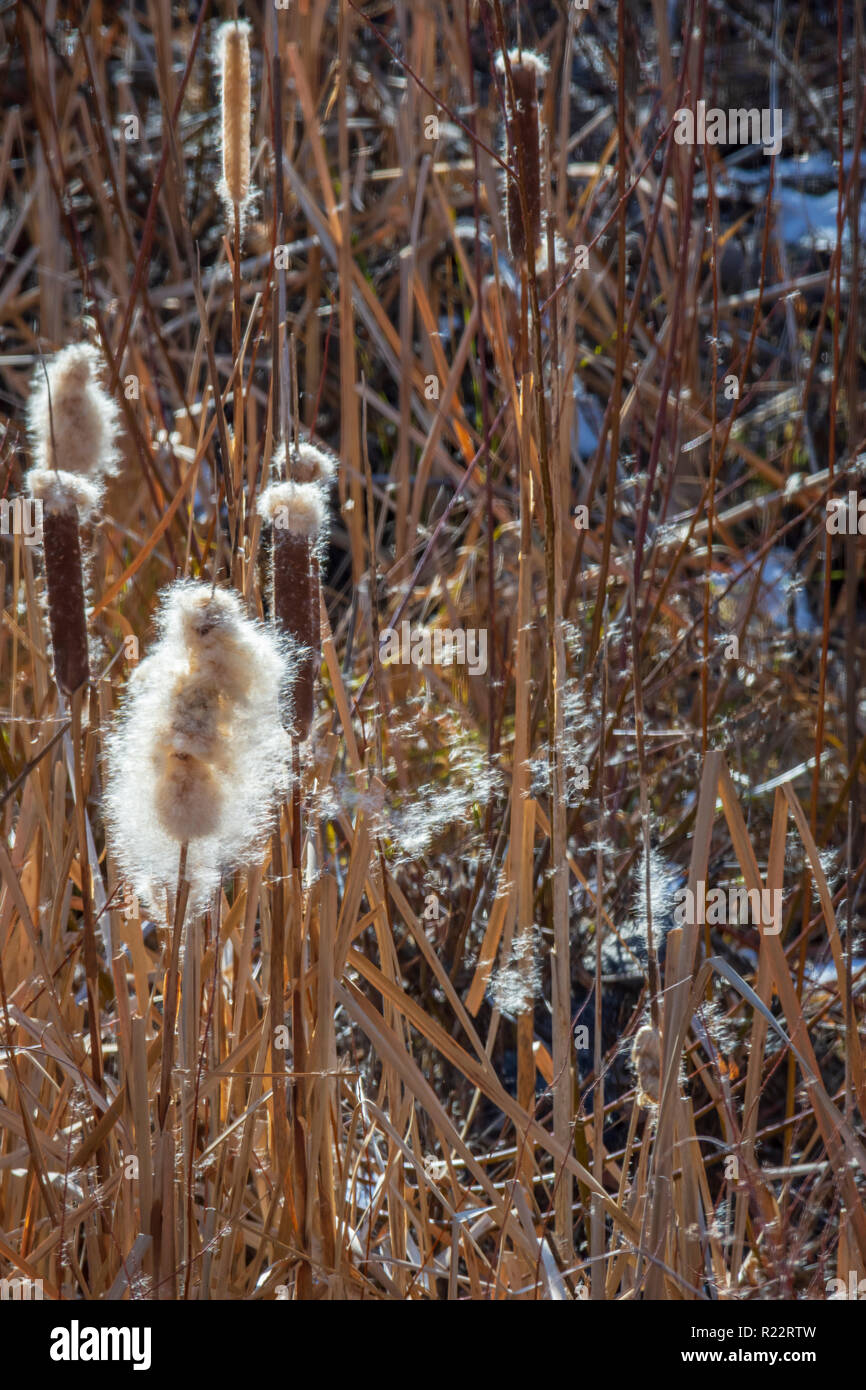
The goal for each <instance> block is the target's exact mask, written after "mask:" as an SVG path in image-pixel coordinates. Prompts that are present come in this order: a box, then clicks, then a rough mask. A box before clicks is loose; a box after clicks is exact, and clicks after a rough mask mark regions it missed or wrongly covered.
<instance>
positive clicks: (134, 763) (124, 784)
mask: <svg viewBox="0 0 866 1390" xmlns="http://www.w3.org/2000/svg"><path fill="white" fill-rule="evenodd" d="M159 628H160V636H159V640H158V642H157V644H156V646H155V647H154V649H153V651H152V652H151V653H150V655H149V656H147V657H146V658H145V660H144V661H143V662H142V663H141V665H140V666H139V667H138V669H137V670H136V671H135V672H134V674H133V676H132V677H131V680H130V689H129V693H128V695H127V699H126V703H125V705H124V707H123V709H122V711H121V714H120V716H119V719H118V722H117V725H116V727H115V729H114V731H113V733H112V735H111V737H110V739H109V769H108V771H109V775H108V789H107V793H106V821H107V824H108V827H109V834H110V839H111V843H112V848H113V851H114V854H115V856H116V858H117V861H118V864H119V866H120V868H121V870H122V872H123V874H124V876H125V877H126V878H127V879H128V880H129V881H130V882H131V883H132V884H133V886H134V887H135V890H136V892H137V893H138V895H139V897H141V898H143V899H144V900H145V901H146V902H148V903H150V904H151V905H153V906H155V907H156V906H158V905H160V902H161V897H160V895H161V893H162V892H164V891H165V890H166V889H167V888H171V887H172V885H173V882H174V881H175V880H176V877H177V871H178V851H179V846H180V845H182V844H188V857H187V863H186V877H187V880H188V882H189V884H190V893H191V901H192V903H193V905H194V906H195V905H197V904H200V903H202V902H203V901H204V900H205V898H206V897H207V895H208V894H209V893H211V892H213V890H214V888H215V887H216V886H217V884H218V883H219V880H220V877H221V875H222V874H223V873H226V872H230V871H232V870H234V869H236V868H238V867H240V866H242V865H243V864H245V863H248V862H249V861H250V859H251V858H252V857H254V856H255V854H256V853H257V852H258V849H259V848H260V846H261V844H262V843H263V841H264V839H265V837H266V836H267V834H268V832H269V830H270V828H271V825H272V821H273V815H274V812H275V807H276V805H277V801H278V798H279V797H280V796H281V795H282V794H284V793H285V791H286V789H287V773H286V767H287V754H288V741H287V739H286V737H285V734H284V732H283V729H282V725H281V723H280V700H281V696H282V693H283V690H284V688H285V687H286V685H287V684H288V678H289V676H288V671H289V658H288V654H287V652H286V651H285V649H284V648H283V647H282V646H281V645H280V643H279V641H278V639H277V638H276V637H275V636H274V634H273V633H272V632H269V631H268V630H267V629H266V628H265V627H264V626H263V625H262V624H260V623H257V622H253V621H252V620H250V619H249V618H247V617H246V616H245V615H244V612H243V609H242V606H241V602H240V600H239V598H238V596H237V595H236V594H235V593H234V592H233V591H231V590H226V589H215V590H214V589H212V588H211V586H210V585H209V584H202V583H198V582H195V581H191V580H180V581H178V582H176V583H175V584H173V585H171V586H170V588H169V589H168V590H167V591H166V592H165V594H164V595H163V601H162V605H161V610H160V614H159Z"/></svg>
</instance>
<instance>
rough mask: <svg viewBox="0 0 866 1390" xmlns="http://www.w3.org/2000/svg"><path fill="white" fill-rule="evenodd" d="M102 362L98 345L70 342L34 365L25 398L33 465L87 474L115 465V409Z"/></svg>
mask: <svg viewBox="0 0 866 1390" xmlns="http://www.w3.org/2000/svg"><path fill="white" fill-rule="evenodd" d="M103 367H104V364H103V360H102V356H101V354H100V353H99V351H98V349H97V348H95V347H91V345H90V344H89V343H71V344H70V345H69V347H65V348H63V349H62V350H61V351H60V352H57V353H55V354H54V356H53V357H52V358H51V360H50V361H49V362H48V363H47V365H46V367H45V369H44V370H43V368H42V367H41V366H40V367H39V368H38V369H37V371H36V375H35V376H34V379H33V389H32V391H31V393H30V398H29V400H28V402H27V429H28V433H29V434H30V440H31V446H32V450H33V464H34V467H35V468H37V469H51V470H54V469H59V470H62V471H64V472H66V473H75V474H79V475H81V476H83V477H88V478H98V477H99V475H100V474H103V473H112V472H113V471H114V470H115V468H116V467H117V464H118V463H119V461H120V454H119V452H118V449H117V431H118V423H119V422H118V410H117V405H116V404H115V402H114V400H113V399H112V397H111V396H110V395H109V394H108V392H107V391H106V390H105V388H104V387H103V386H102V385H101V384H100V380H99V378H100V374H101V372H102V371H103ZM46 373H47V381H46ZM55 445H56V453H55Z"/></svg>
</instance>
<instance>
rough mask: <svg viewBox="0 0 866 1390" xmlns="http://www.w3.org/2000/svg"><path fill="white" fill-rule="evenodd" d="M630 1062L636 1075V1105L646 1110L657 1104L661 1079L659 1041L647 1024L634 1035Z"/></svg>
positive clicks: (656, 1033) (656, 1032)
mask: <svg viewBox="0 0 866 1390" xmlns="http://www.w3.org/2000/svg"><path fill="white" fill-rule="evenodd" d="M631 1060H632V1065H633V1067H634V1069H635V1072H636V1074H637V1103H638V1105H640V1106H641V1107H642V1108H643V1109H645V1110H648V1109H650V1108H651V1107H652V1106H654V1105H658V1103H659V1081H660V1078H661V1039H660V1037H659V1033H658V1030H657V1029H655V1028H652V1027H651V1026H650V1025H649V1024H648V1023H645V1024H644V1026H643V1027H642V1028H639V1029H638V1031H637V1033H636V1034H635V1040H634V1043H633V1044H632V1049H631Z"/></svg>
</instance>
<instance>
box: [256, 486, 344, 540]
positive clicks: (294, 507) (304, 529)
mask: <svg viewBox="0 0 866 1390" xmlns="http://www.w3.org/2000/svg"><path fill="white" fill-rule="evenodd" d="M258 511H259V516H260V517H261V518H262V519H263V520H264V521H267V522H269V523H270V524H271V525H272V526H273V527H274V529H275V530H276V531H290V532H291V534H292V535H293V536H304V537H305V538H306V539H307V540H310V541H316V540H318V538H319V537H320V536H321V534H322V532H323V531H324V528H325V522H326V519H327V506H326V503H325V496H324V493H323V491H322V489H321V488H320V487H319V486H318V484H317V483H295V482H288V483H271V485H270V487H268V488H265V491H264V492H263V493H262V495H261V497H260V498H259V502H258Z"/></svg>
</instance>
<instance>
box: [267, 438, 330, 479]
mask: <svg viewBox="0 0 866 1390" xmlns="http://www.w3.org/2000/svg"><path fill="white" fill-rule="evenodd" d="M291 462H292V466H291V470H290V472H291V476H292V477H293V478H294V479H295V481H296V482H299V483H321V484H322V486H323V487H327V486H328V484H329V483H331V482H333V480H334V478H335V477H336V474H337V466H338V465H337V459H336V457H335V456H334V454H332V453H331V452H330V451H329V450H328V449H322V448H320V447H319V445H318V444H313V443H312V441H311V440H309V439H305V440H302V442H301V443H300V444H299V445H298V447H297V450H294V449H293V450H292V455H291ZM271 467H272V469H273V472H274V476H275V477H277V478H282V476H283V474H284V473H285V472H286V446H285V444H280V445H279V447H278V448H277V450H276V452H275V453H274V456H273V459H272V461H271Z"/></svg>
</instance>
